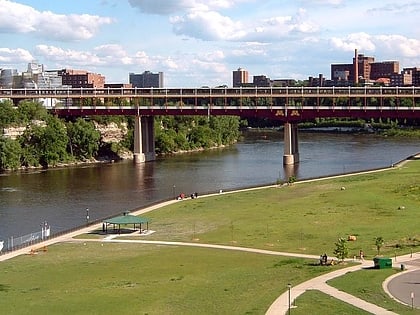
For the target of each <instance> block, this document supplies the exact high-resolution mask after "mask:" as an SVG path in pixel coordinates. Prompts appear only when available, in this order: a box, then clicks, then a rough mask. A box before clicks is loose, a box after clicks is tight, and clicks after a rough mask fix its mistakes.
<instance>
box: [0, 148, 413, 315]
mask: <svg viewBox="0 0 420 315" xmlns="http://www.w3.org/2000/svg"><path fill="white" fill-rule="evenodd" d="M413 157H415V158H420V154H417V155H414V156H413ZM405 162H407V160H405V161H403V162H401V163H400V165H403V164H404V163H405ZM382 170H384V169H382ZM377 171H381V170H374V171H366V172H360V173H369V172H377ZM352 175H354V174H346V175H339V176H334V177H340V176H352ZM323 179H326V178H322V179H312V180H311V181H314V180H323ZM301 182H305V181H301ZM275 186H276V185H270V186H266V187H255V188H250V189H245V190H256V189H264V188H267V187H275ZM227 193H234V192H227ZM206 196H211V195H206ZM206 196H201V197H206ZM175 202H178V201H176V200H171V201H167V202H164V203H161V204H157V205H154V206H151V207H148V208H145V209H140V210H137V211H134V212H133V213H132V214H133V215H140V214H144V213H147V212H150V211H152V210H155V209H158V208H161V207H163V206H166V205H169V204H172V203H175ZM100 228H101V223H98V224H95V225H91V226H87V227H86V228H83V229H80V230H77V231H74V232H71V233H68V234H65V235H62V236H59V237H55V238H51V239H49V240H46V241H43V242H41V243H38V244H35V245H33V246H30V247H26V248H22V249H20V250H16V251H13V252H10V253H6V254H4V255H0V261H4V260H7V259H10V258H13V257H16V256H19V255H23V254H27V253H29V252H30V250H31V249H33V248H41V247H44V246H48V245H51V244H55V243H59V242H63V241H69V240H72V239H73V237H74V236H77V235H80V234H84V233H88V232H90V231H92V230H97V229H100ZM73 240H74V239H73ZM83 241H101V242H137V243H144V244H159V245H162V244H163V245H176V246H180V245H181V246H194V247H206V248H216V249H226V250H237V251H244V252H254V253H260V254H265V255H279V256H289V257H301V258H309V259H317V260H318V259H319V256H315V255H305V254H295V253H286V252H276V251H270V250H262V249H253V248H244V247H238V246H223V245H214V244H198V243H188V242H160V241H146V240H116V239H112V238H111V239H107V240H105V239H88V240H83ZM401 265H404V266H405V267H407V269H408V270H407V272H402V273H398V274H396V275H394V276H392V277H390V278H388V279H387V280H386V281H385V282H384V283H383V288H384V290H385V292H387V294H388V295H389V296H390V297H391V298H393V299H395V300H397V301H398V302H400V303H403V304H407V305H410V306H411V305H413V306H415V307H420V302H418V301H417V300H420V287H418V285H419V284H420V282H415V281H413V280H412V279H413V277H412V276H413V274H415V275H417V274H420V254H418V253H416V254H409V255H404V256H399V257H395V259H394V261H393V267H395V268H400V267H401ZM372 266H373V262H372V261H363V262H361V264H360V265H356V266H352V267H348V268H343V269H340V270H335V271H333V272H330V273H328V274H325V275H321V276H319V277H316V278H313V279H310V280H308V281H305V282H303V283H301V284H299V285H297V286H295V287H293V288H292V289H291V297H292V300H295V299H296V298H297V297H298V296H300V295H301V294H303V293H304V292H305V291H307V290H319V291H322V292H324V293H326V294H328V295H330V296H332V297H334V298H337V299H339V300H342V301H344V302H346V303H349V304H351V305H354V306H356V307H358V308H360V309H363V310H365V311H367V312H370V313H372V314H380V315H382V314H384V315H386V314H395V313H393V312H390V311H388V310H386V309H384V308H382V307H379V306H377V305H375V304H372V303H369V302H366V301H364V300H362V299H359V298H357V297H355V296H352V295H350V294H348V293H345V292H343V291H339V290H337V289H335V288H333V287H331V286H329V285H327V284H326V282H327V281H328V280H330V279H333V278H336V277H339V276H341V275H343V274H345V273H347V272H350V271H356V270H360V269H362V268H366V267H372ZM416 285H417V286H416ZM411 293H413V295H414V297H415V296H418V297H419V298H418V299H417V300H415V299H412V298H411V296H412V295H411ZM288 309H289V292H288V291H286V292H284V293H283V294H281V295H280V296H279V297H278V298H277V299H276V300H275V301H274V302H273V303H272V305H271V306H270V307H269V309H268V310H267V312H266V314H267V315H274V314H286V313H287V311H288Z"/></svg>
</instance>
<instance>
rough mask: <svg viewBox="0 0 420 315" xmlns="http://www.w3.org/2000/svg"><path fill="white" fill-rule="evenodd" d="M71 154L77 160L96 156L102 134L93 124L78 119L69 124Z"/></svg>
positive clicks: (68, 133)
mask: <svg viewBox="0 0 420 315" xmlns="http://www.w3.org/2000/svg"><path fill="white" fill-rule="evenodd" d="M67 135H68V138H69V149H70V154H71V155H72V156H75V157H76V158H77V159H81V160H85V159H89V158H91V157H92V156H94V155H95V154H96V153H97V152H98V150H99V140H100V138H101V134H100V132H99V131H97V130H96V129H95V126H94V125H93V123H92V122H88V121H86V120H84V119H82V118H78V119H77V120H76V122H74V123H71V122H70V123H68V124H67Z"/></svg>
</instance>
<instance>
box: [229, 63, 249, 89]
mask: <svg viewBox="0 0 420 315" xmlns="http://www.w3.org/2000/svg"><path fill="white" fill-rule="evenodd" d="M246 84H248V71H246V70H244V69H242V68H238V70H236V71H233V79H232V85H233V87H240V86H242V85H246Z"/></svg>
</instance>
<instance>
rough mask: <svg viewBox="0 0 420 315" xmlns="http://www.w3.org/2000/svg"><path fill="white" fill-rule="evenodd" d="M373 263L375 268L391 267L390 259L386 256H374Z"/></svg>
mask: <svg viewBox="0 0 420 315" xmlns="http://www.w3.org/2000/svg"><path fill="white" fill-rule="evenodd" d="M373 263H374V264H375V268H376V269H385V268H392V259H391V258H386V257H375V258H373Z"/></svg>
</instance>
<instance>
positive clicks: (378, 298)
mask: <svg viewBox="0 0 420 315" xmlns="http://www.w3.org/2000/svg"><path fill="white" fill-rule="evenodd" d="M397 272H399V271H398V270H397V269H364V270H360V271H356V272H349V273H347V274H345V275H343V276H341V277H339V278H335V279H332V280H330V281H328V284H329V285H331V286H333V287H335V288H337V289H339V290H341V291H345V292H347V293H350V294H351V295H354V296H357V297H359V298H361V299H363V300H366V301H368V302H371V303H373V304H376V305H379V306H381V307H383V308H385V309H387V310H390V311H393V312H395V313H397V314H401V315H404V314H407V315H408V314H420V310H418V309H411V308H410V307H408V306H406V305H403V304H401V303H398V302H397V301H395V300H393V299H390V298H389V296H388V295H387V294H386V293H385V292H384V291H383V289H382V283H383V282H384V281H385V279H386V278H388V277H390V276H392V275H394V274H395V273H397Z"/></svg>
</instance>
